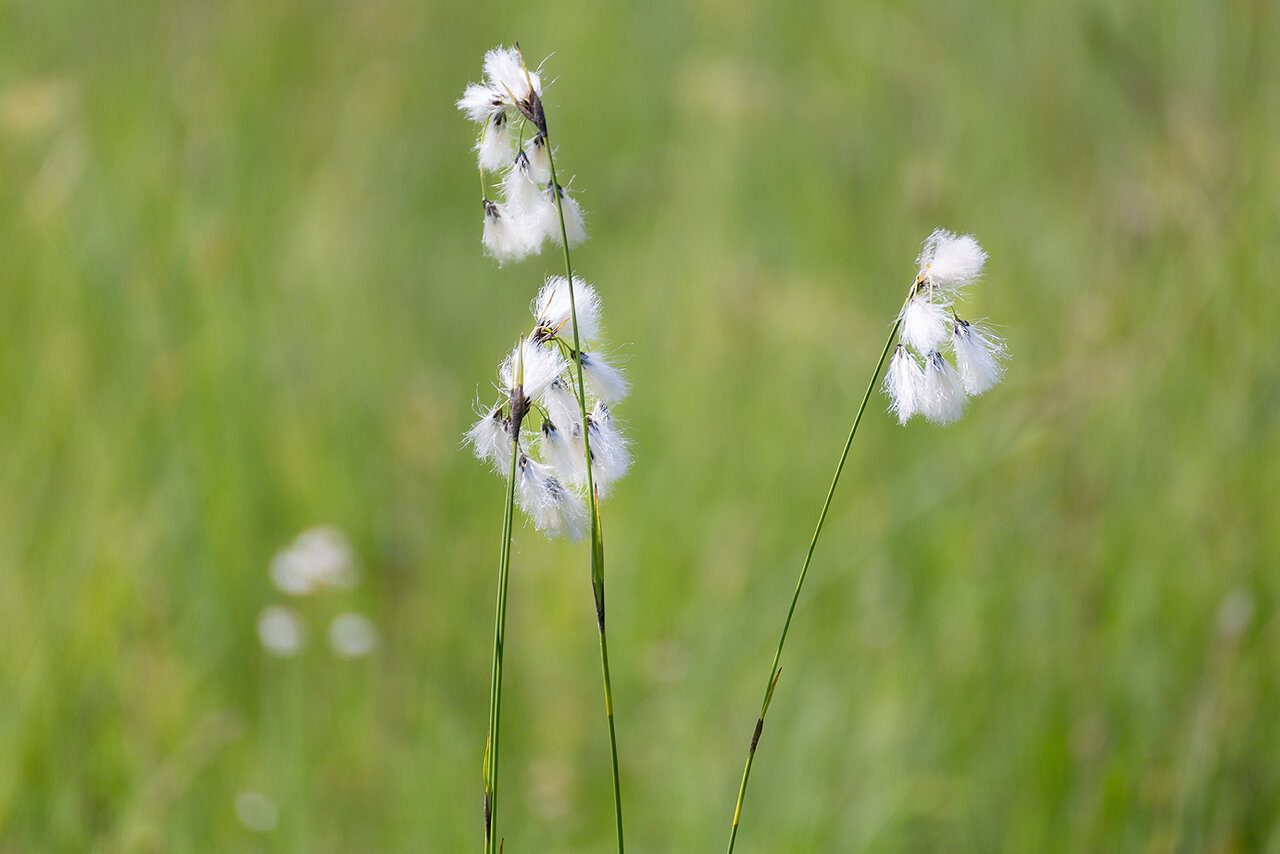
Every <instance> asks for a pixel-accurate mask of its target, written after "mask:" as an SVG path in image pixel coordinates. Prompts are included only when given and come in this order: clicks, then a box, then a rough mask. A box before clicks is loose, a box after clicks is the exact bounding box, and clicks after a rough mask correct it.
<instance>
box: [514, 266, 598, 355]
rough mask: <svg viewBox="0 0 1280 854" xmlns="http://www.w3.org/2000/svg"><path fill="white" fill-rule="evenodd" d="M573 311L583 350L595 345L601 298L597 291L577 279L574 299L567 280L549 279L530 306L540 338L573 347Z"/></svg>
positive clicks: (559, 277)
mask: <svg viewBox="0 0 1280 854" xmlns="http://www.w3.org/2000/svg"><path fill="white" fill-rule="evenodd" d="M571 298H572V301H573V302H572V304H571V303H570V299H571ZM574 308H576V309H577V314H578V339H579V342H580V343H581V345H582V346H583V347H586V346H587V345H589V344H593V343H595V342H596V341H597V340H599V338H600V295H599V294H598V293H596V289H595V288H593V287H592V286H591V285H589V284H587V283H586V282H584V281H582V279H579V278H578V277H577V276H574V277H573V294H572V297H571V296H570V293H569V280H568V279H566V278H565V277H564V276H548V277H547V280H546V282H545V283H544V284H543V286H542V289H541V290H540V291H538V296H537V297H536V298H535V299H534V301H533V304H532V305H531V306H530V310H531V311H532V312H533V317H534V320H535V321H536V326H537V329H538V334H540V335H546V336H548V337H550V336H555V337H558V338H560V339H561V340H563V341H566V342H568V343H569V344H570V345H572V344H573V309H574ZM543 330H546V331H545V332H543Z"/></svg>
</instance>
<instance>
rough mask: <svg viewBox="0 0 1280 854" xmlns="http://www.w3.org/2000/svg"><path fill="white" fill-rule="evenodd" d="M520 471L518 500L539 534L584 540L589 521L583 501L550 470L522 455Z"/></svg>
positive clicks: (517, 491)
mask: <svg viewBox="0 0 1280 854" xmlns="http://www.w3.org/2000/svg"><path fill="white" fill-rule="evenodd" d="M518 468H519V476H518V479H517V484H516V486H517V489H516V497H517V499H518V501H519V504H520V509H522V510H524V512H525V513H526V514H528V516H529V518H530V519H532V520H533V524H534V525H535V526H536V527H537V528H538V530H539V531H541V532H542V533H544V534H547V535H548V536H551V535H555V534H564V535H565V536H567V537H568V538H569V539H571V540H580V539H582V535H583V533H584V532H585V531H586V529H587V523H588V519H589V517H588V515H587V508H586V506H585V504H584V503H583V501H582V499H581V498H580V497H579V496H578V495H577V494H575V493H574V492H572V491H570V490H569V489H567V488H566V487H565V485H564V484H562V483H561V482H560V481H559V480H558V479H557V478H556V476H555V475H554V474H553V473H552V472H551V468H550V466H547V465H544V464H543V463H539V462H536V461H535V460H531V459H529V458H528V457H527V456H523V455H522V456H521V457H520V462H519V467H518Z"/></svg>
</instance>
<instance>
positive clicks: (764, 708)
mask: <svg viewBox="0 0 1280 854" xmlns="http://www.w3.org/2000/svg"><path fill="white" fill-rule="evenodd" d="M913 287H914V285H913ZM898 317H899V320H897V321H895V322H894V324H893V329H891V330H889V339H888V340H887V341H885V342H884V352H882V353H881V354H880V361H879V362H877V363H876V369H875V372H874V373H872V375H871V382H869V383H867V391H866V394H864V395H863V396H862V403H861V404H860V405H859V406H858V414H857V415H856V416H854V419H853V427H852V428H850V430H849V438H848V439H847V440H846V441H845V443H844V450H843V451H842V452H841V453H840V462H839V463H837V464H836V473H835V475H834V476H833V477H832V478H831V487H830V488H829V489H828V490H827V498H826V500H825V501H823V502H822V512H821V513H819V514H818V525H817V527H816V528H815V529H814V532H813V539H811V540H810V541H809V550H808V551H807V552H805V556H804V564H803V565H802V566H801V567H800V577H799V578H798V579H796V590H795V593H793V594H792V596H791V607H790V608H788V609H787V619H786V621H785V622H784V623H783V624H782V636H781V637H779V638H778V649H777V651H776V652H774V654H773V666H772V667H771V668H770V669H769V681H768V682H767V683H765V689H764V700H763V701H762V702H761V704H760V715H759V717H757V718H756V727H755V730H754V731H753V732H752V735H751V747H750V748H749V749H748V750H747V762H746V765H745V766H744V767H743V769H742V782H741V783H740V784H739V785H738V801H737V803H736V804H735V805H734V808H733V828H732V829H731V830H730V832H729V848H728V854H733V845H734V842H736V841H737V838H738V821H739V819H740V818H741V817H742V802H743V799H744V798H745V797H746V794H747V780H748V779H750V777H751V765H752V763H753V762H755V758H756V746H757V745H758V744H759V743H760V734H761V733H762V732H763V731H764V716H765V713H766V712H768V711H769V703H770V701H771V700H773V691H774V689H775V688H777V687H778V677H779V676H780V675H781V673H782V666H781V662H782V648H783V647H784V646H786V643H787V631H788V630H790V628H791V618H792V617H793V616H795V613H796V603H797V602H799V601H800V591H801V589H803V587H804V579H805V576H806V575H808V574H809V563H810V561H812V560H813V551H814V549H816V548H817V546H818V538H819V537H820V536H822V526H823V525H824V524H826V521H827V511H828V510H830V509H831V499H832V497H833V496H834V495H835V494H836V485H837V484H838V483H839V482H840V473H841V472H843V471H844V464H845V460H847V459H848V458H849V449H850V448H851V447H853V437H854V436H856V435H857V433H858V425H859V424H861V423H862V413H863V412H865V411H866V408H867V401H869V400H870V399H871V393H872V392H873V391H874V390H875V387H876V382H877V381H878V380H879V379H880V371H881V370H883V369H884V362H885V359H887V358H888V356H889V351H890V350H891V349H893V342H894V339H895V338H896V337H897V335H898V327H899V326H900V325H901V324H902V321H901V317H902V314H901V312H899V314H898Z"/></svg>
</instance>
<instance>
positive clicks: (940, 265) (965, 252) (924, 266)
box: [917, 228, 987, 290]
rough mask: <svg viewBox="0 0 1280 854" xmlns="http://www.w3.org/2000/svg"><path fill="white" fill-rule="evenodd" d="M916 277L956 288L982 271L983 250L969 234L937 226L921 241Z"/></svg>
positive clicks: (952, 288) (941, 286) (984, 256)
mask: <svg viewBox="0 0 1280 854" xmlns="http://www.w3.org/2000/svg"><path fill="white" fill-rule="evenodd" d="M917 261H918V262H919V264H920V273H919V276H920V278H922V279H924V280H926V281H928V282H929V283H930V284H932V285H933V286H934V287H936V288H941V289H943V290H957V289H959V288H963V287H964V286H965V285H968V284H971V283H972V282H974V281H975V280H976V279H977V278H978V277H979V276H981V275H982V267H983V265H984V264H985V263H986V261H987V253H986V252H984V251H982V247H981V246H979V245H978V241H977V240H975V239H974V237H973V236H972V235H969V234H964V235H955V234H952V233H951V232H949V231H947V230H945V229H941V228H939V229H937V230H935V231H934V232H933V234H930V235H929V237H928V239H926V240H925V242H924V248H923V249H922V250H921V252H920V257H919V258H918V259H917Z"/></svg>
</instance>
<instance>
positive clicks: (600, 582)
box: [543, 135, 625, 854]
mask: <svg viewBox="0 0 1280 854" xmlns="http://www.w3.org/2000/svg"><path fill="white" fill-rule="evenodd" d="M543 144H544V145H546V146H547V163H548V164H549V165H550V167H551V192H552V195H553V196H554V197H555V200H556V212H557V213H558V214H559V215H560V245H561V246H562V247H563V248H564V271H565V275H566V276H567V277H568V279H569V311H570V315H571V316H572V318H573V351H574V354H575V355H574V359H573V361H574V364H576V365H577V369H578V370H577V375H578V406H579V408H580V409H581V411H582V443H583V448H584V453H585V454H586V461H587V494H588V495H590V496H591V591H592V593H593V594H594V595H595V601H596V625H597V627H598V628H599V630H600V669H601V672H602V674H603V679H604V712H605V717H606V718H608V721H609V756H610V759H611V761H612V765H613V814H614V818H615V820H616V824H617V832H618V854H623V852H624V850H625V846H624V843H623V834H622V784H621V781H620V777H619V775H618V737H617V733H616V731H615V729H614V724H613V685H612V681H611V680H610V678H609V642H608V639H607V637H606V635H605V628H604V625H605V619H604V537H603V535H602V533H601V530H600V500H599V496H598V495H597V494H596V489H595V482H594V480H593V478H592V474H591V437H590V435H589V431H588V429H587V427H588V424H587V395H586V386H585V384H584V381H583V376H582V342H581V341H580V340H579V338H578V306H577V297H576V296H575V294H574V285H573V262H572V261H571V260H570V258H569V234H568V230H567V229H566V228H565V224H564V204H563V202H562V201H561V199H560V182H559V180H558V179H557V178H556V161H555V155H554V154H553V153H552V151H551V137H550V136H549V135H548V136H547V137H546V138H545V139H544V140H543Z"/></svg>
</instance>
